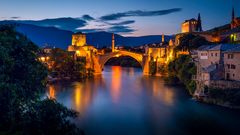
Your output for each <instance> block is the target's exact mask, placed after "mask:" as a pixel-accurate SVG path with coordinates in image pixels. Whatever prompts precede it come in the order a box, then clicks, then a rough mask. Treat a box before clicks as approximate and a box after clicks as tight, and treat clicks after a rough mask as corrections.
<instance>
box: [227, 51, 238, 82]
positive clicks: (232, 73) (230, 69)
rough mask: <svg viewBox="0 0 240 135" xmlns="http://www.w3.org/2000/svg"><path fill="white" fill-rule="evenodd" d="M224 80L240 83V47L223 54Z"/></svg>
mask: <svg viewBox="0 0 240 135" xmlns="http://www.w3.org/2000/svg"><path fill="white" fill-rule="evenodd" d="M224 68H225V79H226V80H233V81H240V46H237V47H235V48H232V49H229V50H227V51H225V52H224Z"/></svg>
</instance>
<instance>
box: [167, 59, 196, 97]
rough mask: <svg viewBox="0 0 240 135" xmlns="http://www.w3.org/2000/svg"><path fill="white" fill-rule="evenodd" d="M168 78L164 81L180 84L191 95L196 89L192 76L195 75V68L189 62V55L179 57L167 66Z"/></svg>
mask: <svg viewBox="0 0 240 135" xmlns="http://www.w3.org/2000/svg"><path fill="white" fill-rule="evenodd" d="M168 74H169V77H168V78H166V79H165V80H166V81H167V82H168V83H171V84H179V83H182V84H184V85H185V86H186V88H187V90H188V92H189V93H190V94H191V95H192V94H193V93H194V91H195V88H196V83H195V81H193V80H192V75H195V74H196V66H195V64H194V63H193V62H191V57H190V56H189V55H180V56H179V57H178V58H177V59H175V60H174V61H172V62H170V63H169V65H168Z"/></svg>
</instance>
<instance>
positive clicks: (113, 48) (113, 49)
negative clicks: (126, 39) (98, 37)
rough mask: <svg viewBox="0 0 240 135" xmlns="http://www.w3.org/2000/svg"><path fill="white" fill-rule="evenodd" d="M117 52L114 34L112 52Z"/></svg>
mask: <svg viewBox="0 0 240 135" xmlns="http://www.w3.org/2000/svg"><path fill="white" fill-rule="evenodd" d="M114 51H115V37H114V33H113V34H112V52H114Z"/></svg>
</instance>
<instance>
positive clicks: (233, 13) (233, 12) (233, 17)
mask: <svg viewBox="0 0 240 135" xmlns="http://www.w3.org/2000/svg"><path fill="white" fill-rule="evenodd" d="M234 19H235V11H234V7H233V8H232V22H233V21H234Z"/></svg>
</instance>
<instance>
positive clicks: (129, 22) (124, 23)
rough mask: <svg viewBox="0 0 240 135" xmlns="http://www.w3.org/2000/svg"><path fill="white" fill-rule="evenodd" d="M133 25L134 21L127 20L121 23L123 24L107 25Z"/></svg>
mask: <svg viewBox="0 0 240 135" xmlns="http://www.w3.org/2000/svg"><path fill="white" fill-rule="evenodd" d="M132 23H135V21H134V20H128V21H123V22H117V23H107V24H109V25H129V24H132Z"/></svg>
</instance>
